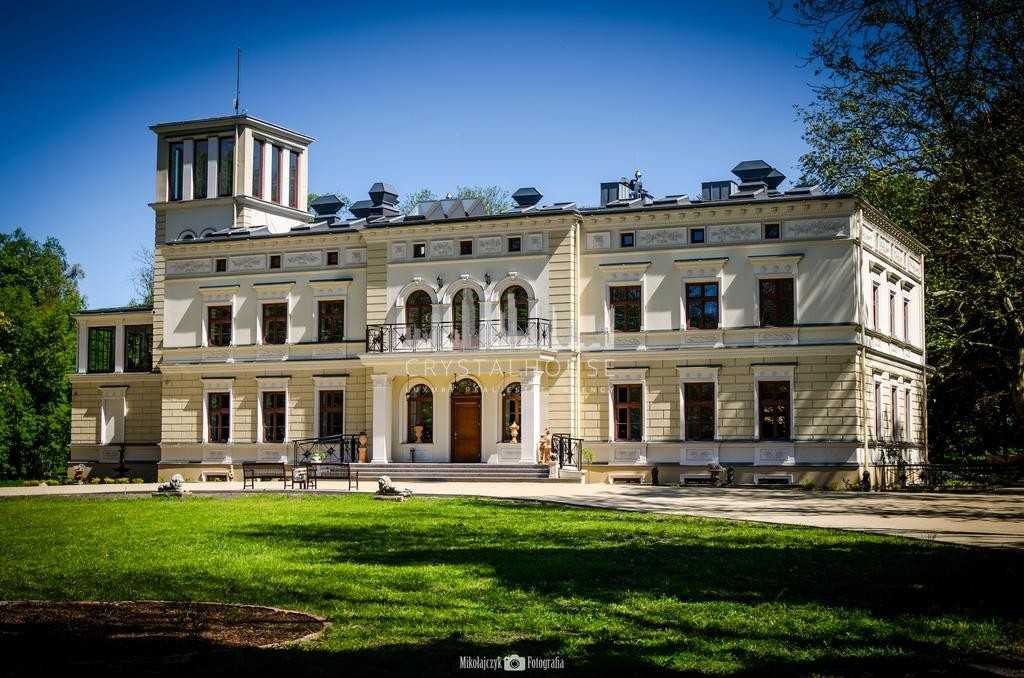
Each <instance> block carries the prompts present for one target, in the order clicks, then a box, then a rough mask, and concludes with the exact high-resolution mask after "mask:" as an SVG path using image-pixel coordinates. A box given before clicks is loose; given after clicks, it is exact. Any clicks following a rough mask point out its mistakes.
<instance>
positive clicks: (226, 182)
mask: <svg viewBox="0 0 1024 678" xmlns="http://www.w3.org/2000/svg"><path fill="white" fill-rule="evenodd" d="M217 149H218V150H217V195H219V196H222V197H223V196H226V195H231V194H232V193H234V187H235V140H234V139H232V138H231V137H221V138H220V143H218V144H217Z"/></svg>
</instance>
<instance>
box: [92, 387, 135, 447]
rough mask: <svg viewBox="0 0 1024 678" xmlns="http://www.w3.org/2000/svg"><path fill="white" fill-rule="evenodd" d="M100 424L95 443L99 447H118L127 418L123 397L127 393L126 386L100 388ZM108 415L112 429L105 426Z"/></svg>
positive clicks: (121, 441)
mask: <svg viewBox="0 0 1024 678" xmlns="http://www.w3.org/2000/svg"><path fill="white" fill-rule="evenodd" d="M99 390H100V422H99V424H100V425H99V432H98V433H99V437H98V440H97V442H98V443H99V444H100V445H120V444H121V443H123V442H125V440H124V427H125V420H126V419H127V418H128V400H127V398H126V397H125V396H126V393H127V391H128V387H127V386H123V385H119V386H100V387H99ZM108 415H110V418H111V420H112V421H111V423H112V428H113V430H110V429H109V428H108V426H107V418H108Z"/></svg>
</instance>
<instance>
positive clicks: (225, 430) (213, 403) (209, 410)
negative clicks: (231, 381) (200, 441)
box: [206, 393, 231, 443]
mask: <svg viewBox="0 0 1024 678" xmlns="http://www.w3.org/2000/svg"><path fill="white" fill-rule="evenodd" d="M206 416H207V432H208V434H209V440H210V442H211V443H226V442H227V441H228V438H229V437H230V436H231V396H230V395H229V394H227V393H209V394H207V396H206Z"/></svg>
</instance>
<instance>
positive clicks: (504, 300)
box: [501, 285, 530, 334]
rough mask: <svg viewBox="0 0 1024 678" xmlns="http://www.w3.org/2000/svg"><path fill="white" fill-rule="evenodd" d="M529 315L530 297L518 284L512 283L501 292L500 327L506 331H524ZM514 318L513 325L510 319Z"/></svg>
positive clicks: (523, 332) (521, 332) (520, 332)
mask: <svg viewBox="0 0 1024 678" xmlns="http://www.w3.org/2000/svg"><path fill="white" fill-rule="evenodd" d="M529 317H530V297H529V296H528V295H527V294H526V290H524V289H523V288H522V287H520V286H519V285H513V286H512V287H510V288H508V289H507V290H505V291H504V292H502V294H501V327H502V329H504V330H505V331H507V332H512V331H513V330H514V331H515V332H518V333H519V334H525V333H526V327H527V325H528V324H529V323H528V320H529ZM513 318H514V319H515V325H512V322H511V320H512V319H513Z"/></svg>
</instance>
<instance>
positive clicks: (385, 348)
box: [366, 318, 551, 353]
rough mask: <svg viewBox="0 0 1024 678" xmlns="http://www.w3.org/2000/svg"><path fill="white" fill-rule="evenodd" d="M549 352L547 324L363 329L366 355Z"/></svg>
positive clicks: (422, 324)
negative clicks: (449, 352) (454, 352)
mask: <svg viewBox="0 0 1024 678" xmlns="http://www.w3.org/2000/svg"><path fill="white" fill-rule="evenodd" d="M550 348H551V321H550V320H548V319H547V318H526V319H521V320H516V321H514V322H513V323H512V326H511V327H509V326H508V325H507V324H506V323H505V322H504V321H501V320H484V321H480V322H477V323H473V322H466V323H454V322H429V323H426V322H419V323H391V324H383V325H367V326H366V352H367V353H405V352H409V353H415V352H436V351H512V350H520V349H523V350H536V349H550Z"/></svg>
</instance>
